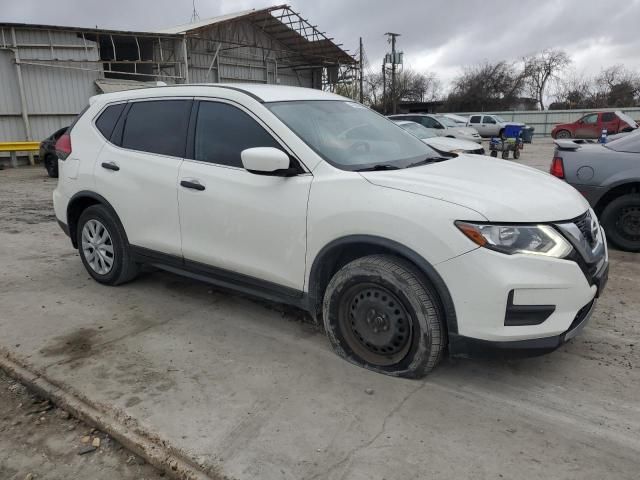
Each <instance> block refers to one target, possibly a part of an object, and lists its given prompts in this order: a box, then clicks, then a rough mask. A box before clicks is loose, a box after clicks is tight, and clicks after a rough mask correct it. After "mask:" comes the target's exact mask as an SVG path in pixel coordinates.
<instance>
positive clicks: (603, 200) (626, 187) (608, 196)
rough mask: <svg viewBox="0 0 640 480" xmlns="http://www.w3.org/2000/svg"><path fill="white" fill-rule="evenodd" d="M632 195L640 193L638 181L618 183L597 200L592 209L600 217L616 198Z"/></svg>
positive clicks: (639, 182)
mask: <svg viewBox="0 0 640 480" xmlns="http://www.w3.org/2000/svg"><path fill="white" fill-rule="evenodd" d="M632 193H640V179H634V180H630V181H625V182H624V183H619V184H617V185H615V186H613V187H611V188H609V190H607V192H606V193H605V194H604V195H602V196H601V197H600V198H599V199H598V201H597V203H596V205H595V207H594V208H593V209H594V210H595V212H596V215H598V216H600V215H602V212H604V209H605V208H606V206H607V205H608V204H609V203H611V202H612V201H613V200H615V199H616V198H618V197H621V196H622V195H628V194H632Z"/></svg>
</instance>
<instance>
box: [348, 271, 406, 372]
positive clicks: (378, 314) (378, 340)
mask: <svg viewBox="0 0 640 480" xmlns="http://www.w3.org/2000/svg"><path fill="white" fill-rule="evenodd" d="M339 308H340V312H339V315H338V322H340V328H341V329H342V331H343V332H344V333H345V335H346V336H347V337H348V339H349V343H350V345H351V346H352V348H353V349H354V351H356V353H357V354H358V356H360V357H361V358H362V359H363V360H365V361H366V362H368V363H372V364H376V365H393V364H394V363H397V362H398V361H400V360H402V359H403V358H404V357H405V355H406V354H407V352H408V350H409V347H410V345H411V336H412V334H413V332H412V330H413V329H412V324H413V320H412V319H411V317H410V315H409V314H408V313H407V310H406V308H405V307H404V305H403V304H402V302H401V301H400V299H399V298H398V297H397V296H396V295H395V294H394V293H393V292H391V291H390V290H388V289H387V288H385V287H383V286H381V285H378V284H375V283H361V284H356V285H354V286H352V287H351V288H349V290H348V291H346V292H345V293H344V295H343V296H342V297H341V298H340V307H339Z"/></svg>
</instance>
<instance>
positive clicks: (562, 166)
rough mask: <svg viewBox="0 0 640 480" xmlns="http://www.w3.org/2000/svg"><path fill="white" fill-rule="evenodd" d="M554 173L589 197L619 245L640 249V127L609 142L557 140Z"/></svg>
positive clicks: (614, 242)
mask: <svg viewBox="0 0 640 480" xmlns="http://www.w3.org/2000/svg"><path fill="white" fill-rule="evenodd" d="M555 143H556V150H555V154H554V158H553V161H552V163H551V174H552V175H555V176H556V177H558V178H562V179H564V180H566V181H567V182H568V183H570V184H571V185H573V186H574V187H575V188H576V189H578V191H580V192H581V193H582V194H583V195H584V197H585V198H586V199H587V200H588V201H589V203H590V204H591V206H592V207H593V209H594V210H595V212H596V214H597V215H598V217H599V218H600V222H601V223H602V226H603V227H604V229H605V231H606V233H607V237H608V238H609V240H610V241H611V243H613V244H614V245H615V246H617V247H618V248H621V249H622V250H627V251H630V252H639V251H640V131H636V132H632V133H629V134H628V135H625V136H623V137H621V138H619V139H616V140H614V141H611V142H609V143H607V144H604V145H602V144H599V143H593V142H589V141H585V140H582V141H581V140H575V141H573V140H556V142H555Z"/></svg>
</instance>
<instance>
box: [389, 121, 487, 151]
mask: <svg viewBox="0 0 640 480" xmlns="http://www.w3.org/2000/svg"><path fill="white" fill-rule="evenodd" d="M394 123H395V124H397V125H398V126H399V127H401V128H403V129H404V130H406V131H407V132H409V133H410V134H412V135H414V136H416V137H418V138H419V139H420V140H422V141H423V142H424V143H426V144H427V145H429V146H430V147H432V148H434V149H435V150H437V151H439V152H443V153H470V154H475V155H484V148H482V147H480V146H478V144H477V143H476V142H470V141H468V140H459V139H457V138H448V137H439V136H438V134H437V133H436V132H435V130H434V129H433V128H427V127H423V126H422V125H420V124H419V123H416V122H408V121H406V120H394Z"/></svg>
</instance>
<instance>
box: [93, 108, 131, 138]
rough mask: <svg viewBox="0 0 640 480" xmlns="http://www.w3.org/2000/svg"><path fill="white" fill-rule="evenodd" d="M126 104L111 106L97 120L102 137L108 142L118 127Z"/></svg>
mask: <svg viewBox="0 0 640 480" xmlns="http://www.w3.org/2000/svg"><path fill="white" fill-rule="evenodd" d="M125 106H126V103H119V104H118V105H111V106H110V107H107V108H105V109H104V110H103V111H102V113H101V114H100V116H99V117H98V119H97V120H96V127H97V128H98V130H100V133H102V136H103V137H104V138H106V139H107V140H108V139H110V138H111V134H112V133H113V128H114V127H115V126H116V122H117V121H118V118H120V114H121V113H122V111H123V110H124V107H125Z"/></svg>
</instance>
